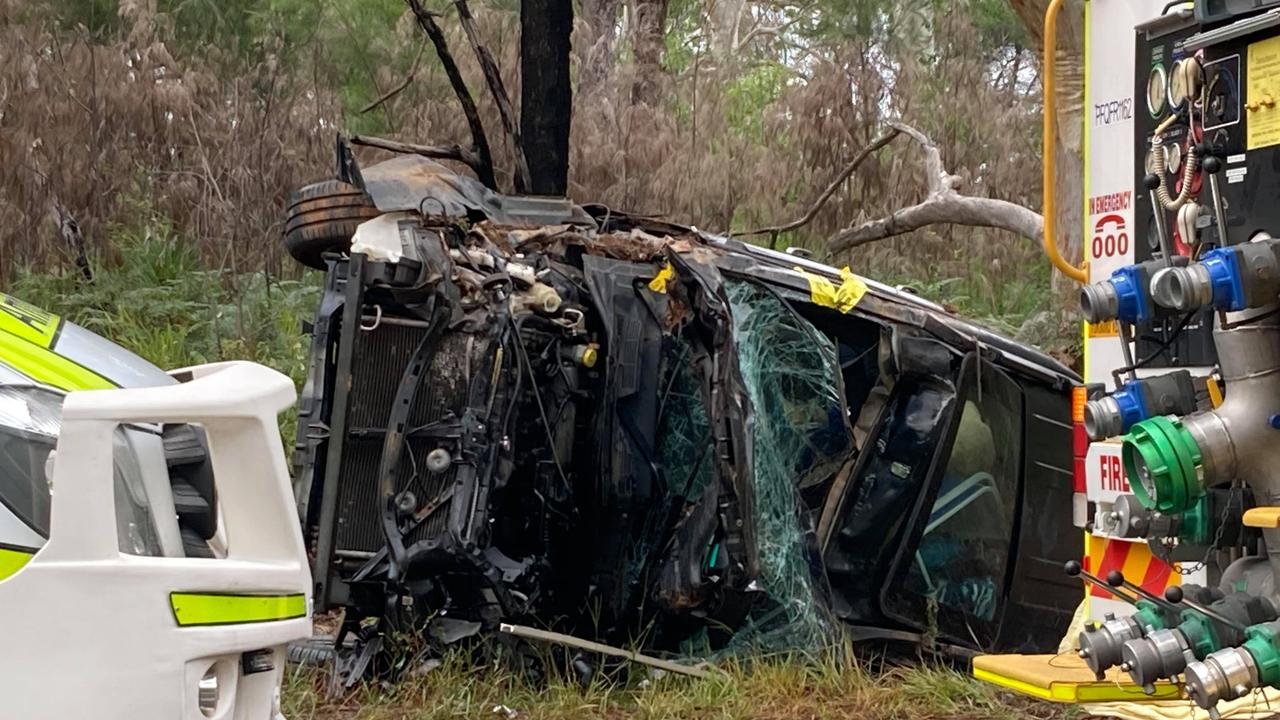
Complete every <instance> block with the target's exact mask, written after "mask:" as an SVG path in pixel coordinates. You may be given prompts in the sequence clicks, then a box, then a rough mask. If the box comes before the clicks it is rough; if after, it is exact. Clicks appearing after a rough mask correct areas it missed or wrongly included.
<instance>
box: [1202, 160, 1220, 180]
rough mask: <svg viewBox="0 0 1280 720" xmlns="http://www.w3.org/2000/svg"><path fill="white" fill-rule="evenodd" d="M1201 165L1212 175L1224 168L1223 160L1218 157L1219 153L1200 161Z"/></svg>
mask: <svg viewBox="0 0 1280 720" xmlns="http://www.w3.org/2000/svg"><path fill="white" fill-rule="evenodd" d="M1200 167H1202V168H1204V171H1205V172H1207V173H1209V174H1210V175H1217V174H1218V171H1219V170H1221V169H1222V161H1221V160H1219V159H1218V156H1217V155H1209V156H1208V157H1206V158H1205V159H1204V160H1203V161H1202V162H1201V163H1200Z"/></svg>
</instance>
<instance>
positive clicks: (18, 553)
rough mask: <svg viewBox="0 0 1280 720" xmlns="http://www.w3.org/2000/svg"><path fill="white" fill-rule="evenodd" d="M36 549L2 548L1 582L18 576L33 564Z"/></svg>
mask: <svg viewBox="0 0 1280 720" xmlns="http://www.w3.org/2000/svg"><path fill="white" fill-rule="evenodd" d="M35 554H36V551H35V550H34V549H26V548H15V547H5V546H0V580H6V579H8V578H9V577H10V576H12V575H16V574H17V572H18V571H19V570H21V569H22V568H24V567H26V565H27V563H29V562H31V556H32V555H35Z"/></svg>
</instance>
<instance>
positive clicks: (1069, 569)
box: [1062, 560, 1083, 577]
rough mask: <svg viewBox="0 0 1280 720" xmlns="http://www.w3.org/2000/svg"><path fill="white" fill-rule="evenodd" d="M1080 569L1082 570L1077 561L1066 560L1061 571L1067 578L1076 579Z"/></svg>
mask: <svg viewBox="0 0 1280 720" xmlns="http://www.w3.org/2000/svg"><path fill="white" fill-rule="evenodd" d="M1082 569H1083V568H1081V567H1080V561H1079V560H1068V561H1067V562H1066V563H1065V564H1063V566H1062V571H1063V572H1065V573H1066V574H1067V576H1068V577H1078V576H1079V575H1080V571H1081V570H1082Z"/></svg>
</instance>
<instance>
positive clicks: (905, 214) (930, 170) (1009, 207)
mask: <svg viewBox="0 0 1280 720" xmlns="http://www.w3.org/2000/svg"><path fill="white" fill-rule="evenodd" d="M891 126H892V127H893V128H895V129H897V130H898V131H899V132H901V133H903V134H905V135H909V136H910V137H911V138H912V139H913V140H915V141H916V142H917V143H919V144H920V146H921V147H923V148H924V153H925V158H924V161H925V173H926V175H927V176H928V178H929V194H928V196H927V197H926V198H925V199H924V200H923V201H922V202H920V203H917V204H915V205H912V206H910V207H905V208H901V209H899V210H895V211H893V213H891V214H890V215H889V216H888V217H884V218H880V219H877V220H870V221H867V222H864V223H861V224H860V225H857V226H856V227H849V228H845V229H844V230H841V231H840V232H838V233H836V234H835V235H833V236H832V237H831V238H830V239H829V240H827V246H828V247H829V248H830V251H831V252H833V253H836V252H841V251H844V250H849V249H852V248H856V247H859V246H861V245H866V244H868V243H872V242H875V241H877V240H884V239H885V238H890V237H893V236H895V235H901V234H903V233H907V232H911V231H912V230H918V229H920V228H922V227H926V226H928V225H937V224H948V225H967V226H970V227H990V228H998V229H1001V230H1009V231H1011V232H1015V233H1018V234H1019V235H1022V236H1024V237H1027V238H1031V239H1032V240H1036V241H1039V240H1040V237H1041V235H1042V233H1043V229H1044V218H1043V217H1041V215H1040V214H1039V213H1037V212H1035V211H1033V210H1030V209H1028V208H1025V207H1023V206H1021V205H1018V204H1016V203H1011V202H1008V201H1006V200H997V199H994V198H981V197H972V196H969V195H962V194H960V193H959V192H957V191H956V188H957V187H958V186H959V184H960V178H959V177H957V176H955V175H951V174H950V173H948V172H947V171H946V168H944V167H943V166H942V153H940V152H939V151H938V146H937V145H935V144H934V142H933V141H932V140H930V139H929V137H928V136H927V135H925V134H924V133H922V132H920V131H919V130H916V129H915V128H913V127H911V126H909V125H903V124H901V123H892V124H891Z"/></svg>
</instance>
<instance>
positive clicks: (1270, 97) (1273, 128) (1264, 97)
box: [1244, 36, 1280, 150]
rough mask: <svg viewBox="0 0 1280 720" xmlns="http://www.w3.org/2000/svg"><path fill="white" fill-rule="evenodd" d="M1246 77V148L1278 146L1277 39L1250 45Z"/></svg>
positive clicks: (1279, 40)
mask: <svg viewBox="0 0 1280 720" xmlns="http://www.w3.org/2000/svg"><path fill="white" fill-rule="evenodd" d="M1245 77H1246V78H1248V79H1249V82H1248V87H1247V88H1246V89H1245V98H1244V101H1245V102H1244V106H1245V110H1246V111H1247V113H1246V117H1245V126H1246V127H1247V128H1248V129H1249V130H1248V133H1247V134H1246V137H1245V148H1246V149H1249V150H1256V149H1258V148H1261V147H1267V146H1269V145H1280V108H1278V107H1276V101H1277V100H1280V36H1277V37H1273V38H1268V39H1266V40H1262V41H1259V42H1256V43H1252V44H1250V45H1249V54H1248V65H1247V66H1246V71H1245Z"/></svg>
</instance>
